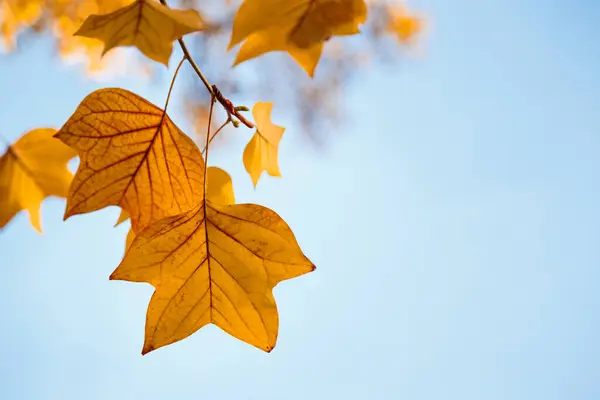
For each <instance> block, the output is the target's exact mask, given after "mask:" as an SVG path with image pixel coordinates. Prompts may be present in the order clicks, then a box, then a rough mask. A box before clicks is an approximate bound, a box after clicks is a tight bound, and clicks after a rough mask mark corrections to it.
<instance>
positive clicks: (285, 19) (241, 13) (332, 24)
mask: <svg viewBox="0 0 600 400" xmlns="http://www.w3.org/2000/svg"><path fill="white" fill-rule="evenodd" d="M366 18H367V5H366V4H365V2H364V0H338V1H331V0H289V1H285V2H282V1H280V0H245V1H244V2H243V3H242V5H241V6H240V8H239V10H238V12H237V13H236V15H235V18H234V20H233V30H232V33H231V40H230V42H229V49H231V48H232V47H234V46H235V45H237V44H238V43H240V42H242V41H244V40H245V41H246V42H245V43H244V45H242V47H241V48H240V51H239V53H238V56H237V58H236V61H235V64H234V65H236V64H239V63H241V62H243V61H246V60H249V59H251V58H254V57H257V56H259V55H261V54H264V53H266V52H269V51H287V52H289V53H290V55H291V56H292V57H293V58H294V59H295V60H296V61H297V62H298V63H299V64H300V65H301V66H302V68H304V70H305V71H306V72H307V73H308V74H309V75H310V76H311V77H312V76H313V73H314V70H315V66H316V64H317V62H318V61H319V58H320V55H321V48H322V45H323V42H324V41H326V40H328V39H329V38H330V37H331V36H339V35H353V34H357V33H359V31H360V30H359V25H361V24H363V23H364V22H365V21H366Z"/></svg>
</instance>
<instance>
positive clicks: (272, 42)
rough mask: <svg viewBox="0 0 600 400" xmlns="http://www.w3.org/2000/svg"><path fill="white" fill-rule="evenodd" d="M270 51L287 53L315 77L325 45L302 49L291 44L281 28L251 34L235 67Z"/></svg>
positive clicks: (319, 44) (240, 51) (239, 52)
mask: <svg viewBox="0 0 600 400" xmlns="http://www.w3.org/2000/svg"><path fill="white" fill-rule="evenodd" d="M270 51H286V52H288V53H289V55H290V56H292V58H293V59H294V60H295V61H296V62H297V63H298V64H299V65H300V66H301V67H302V68H303V69H304V70H305V71H306V73H307V74H308V75H309V76H310V77H313V76H314V74H315V68H316V67H317V64H318V63H319V59H320V58H321V53H322V51H323V43H321V42H319V43H315V44H314V45H312V46H310V47H309V48H306V49H301V48H300V47H298V46H295V45H294V44H293V43H290V42H289V41H288V40H287V38H286V36H285V33H283V34H282V33H281V32H280V29H279V28H273V29H267V30H264V31H261V32H257V33H253V34H251V35H250V36H249V37H248V39H246V41H244V43H243V44H242V46H241V47H240V50H239V51H238V53H237V55H236V58H235V61H234V63H233V66H236V65H238V64H240V63H242V62H244V61H247V60H250V59H252V58H256V57H258V56H261V55H263V54H265V53H267V52H270Z"/></svg>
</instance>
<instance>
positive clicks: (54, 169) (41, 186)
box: [0, 128, 77, 232]
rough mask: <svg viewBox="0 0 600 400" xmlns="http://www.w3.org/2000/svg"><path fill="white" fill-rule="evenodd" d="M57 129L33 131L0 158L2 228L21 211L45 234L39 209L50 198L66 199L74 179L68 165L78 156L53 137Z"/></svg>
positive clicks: (0, 214) (0, 223) (0, 224)
mask: <svg viewBox="0 0 600 400" xmlns="http://www.w3.org/2000/svg"><path fill="white" fill-rule="evenodd" d="M55 132H56V130H55V129H49V128H44V129H34V130H32V131H30V132H28V133H26V134H25V135H24V136H22V137H21V138H20V139H19V140H17V142H16V143H14V144H13V145H11V146H9V147H8V149H7V150H6V152H5V153H4V155H3V156H2V157H0V228H3V227H4V226H6V224H8V222H10V220H11V219H12V218H13V217H14V216H15V215H16V214H17V213H18V212H19V211H21V210H26V211H27V212H28V213H29V220H30V222H31V225H32V226H33V227H34V228H35V229H36V230H37V231H39V232H41V231H42V227H41V222H40V205H41V203H42V201H43V200H44V198H46V197H47V196H57V197H67V193H68V190H69V184H70V183H71V180H72V179H73V175H72V174H71V172H69V170H68V169H67V162H68V161H69V160H70V159H71V158H73V157H75V156H76V155H77V154H76V152H75V151H74V150H72V149H71V148H69V147H67V146H65V145H64V144H62V143H61V142H60V141H59V140H57V139H55V138H53V137H52V136H53V135H54V133H55Z"/></svg>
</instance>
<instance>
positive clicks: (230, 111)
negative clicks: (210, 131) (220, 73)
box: [160, 0, 254, 129]
mask: <svg viewBox="0 0 600 400" xmlns="http://www.w3.org/2000/svg"><path fill="white" fill-rule="evenodd" d="M160 3H161V4H162V5H163V6H165V7H169V5H168V4H167V0H160ZM177 41H178V42H179V46H180V47H181V51H183V55H184V57H185V58H186V59H187V60H188V62H189V63H190V65H191V66H192V68H193V69H194V71H196V74H197V75H198V77H199V78H200V80H201V81H202V83H203V84H204V86H205V87H206V90H208V93H209V94H210V97H211V104H212V102H213V101H214V100H215V99H216V100H217V101H218V102H219V103H221V105H222V106H223V108H224V109H225V111H227V116H228V117H229V118H231V116H232V115H233V116H235V117H236V118H237V119H239V120H240V122H241V123H243V124H244V125H246V126H247V127H248V128H251V129H252V128H254V124H253V123H252V122H250V121H248V120H247V119H246V118H244V116H243V115H242V114H241V113H240V112H239V111H236V110H235V107H234V105H233V104H232V103H231V101H229V100H228V99H227V98H226V97H225V96H223V94H222V93H221V92H220V91H219V89H217V86H216V85H211V84H210V82H208V79H206V77H205V76H204V74H203V73H202V71H201V70H200V67H198V64H196V62H195V61H194V59H193V58H192V55H191V54H190V51H189V50H188V48H187V46H186V44H185V42H184V41H183V38H179V39H178V40H177Z"/></svg>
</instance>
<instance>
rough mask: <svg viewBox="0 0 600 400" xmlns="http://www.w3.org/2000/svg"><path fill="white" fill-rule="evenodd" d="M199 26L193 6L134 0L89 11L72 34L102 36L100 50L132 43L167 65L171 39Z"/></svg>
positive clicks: (153, 0) (198, 17)
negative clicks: (105, 10) (100, 11)
mask: <svg viewBox="0 0 600 400" xmlns="http://www.w3.org/2000/svg"><path fill="white" fill-rule="evenodd" d="M203 29H204V23H203V22H202V18H201V17H200V14H198V12H197V11H196V10H192V9H189V10H172V9H170V8H168V7H166V6H164V5H162V4H160V3H159V2H158V1H157V0H135V1H134V2H133V3H131V4H130V5H128V6H125V7H123V8H119V9H118V10H116V11H114V12H112V13H109V14H105V15H96V14H94V15H90V16H89V17H88V18H87V19H86V20H85V22H84V23H83V25H82V26H81V28H80V29H79V30H78V31H77V32H76V33H75V35H77V36H85V37H89V38H95V39H100V40H102V41H103V42H104V43H105V47H104V53H106V52H108V51H109V50H110V49H112V48H114V47H117V46H135V47H137V48H138V49H139V50H140V51H141V52H142V53H143V54H144V55H145V56H146V57H148V58H150V59H152V60H154V61H158V62H160V63H162V64H164V65H166V66H168V64H169V58H170V57H171V53H172V52H173V42H174V41H175V40H177V39H179V38H181V37H182V36H184V35H186V34H188V33H191V32H197V31H201V30H203Z"/></svg>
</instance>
